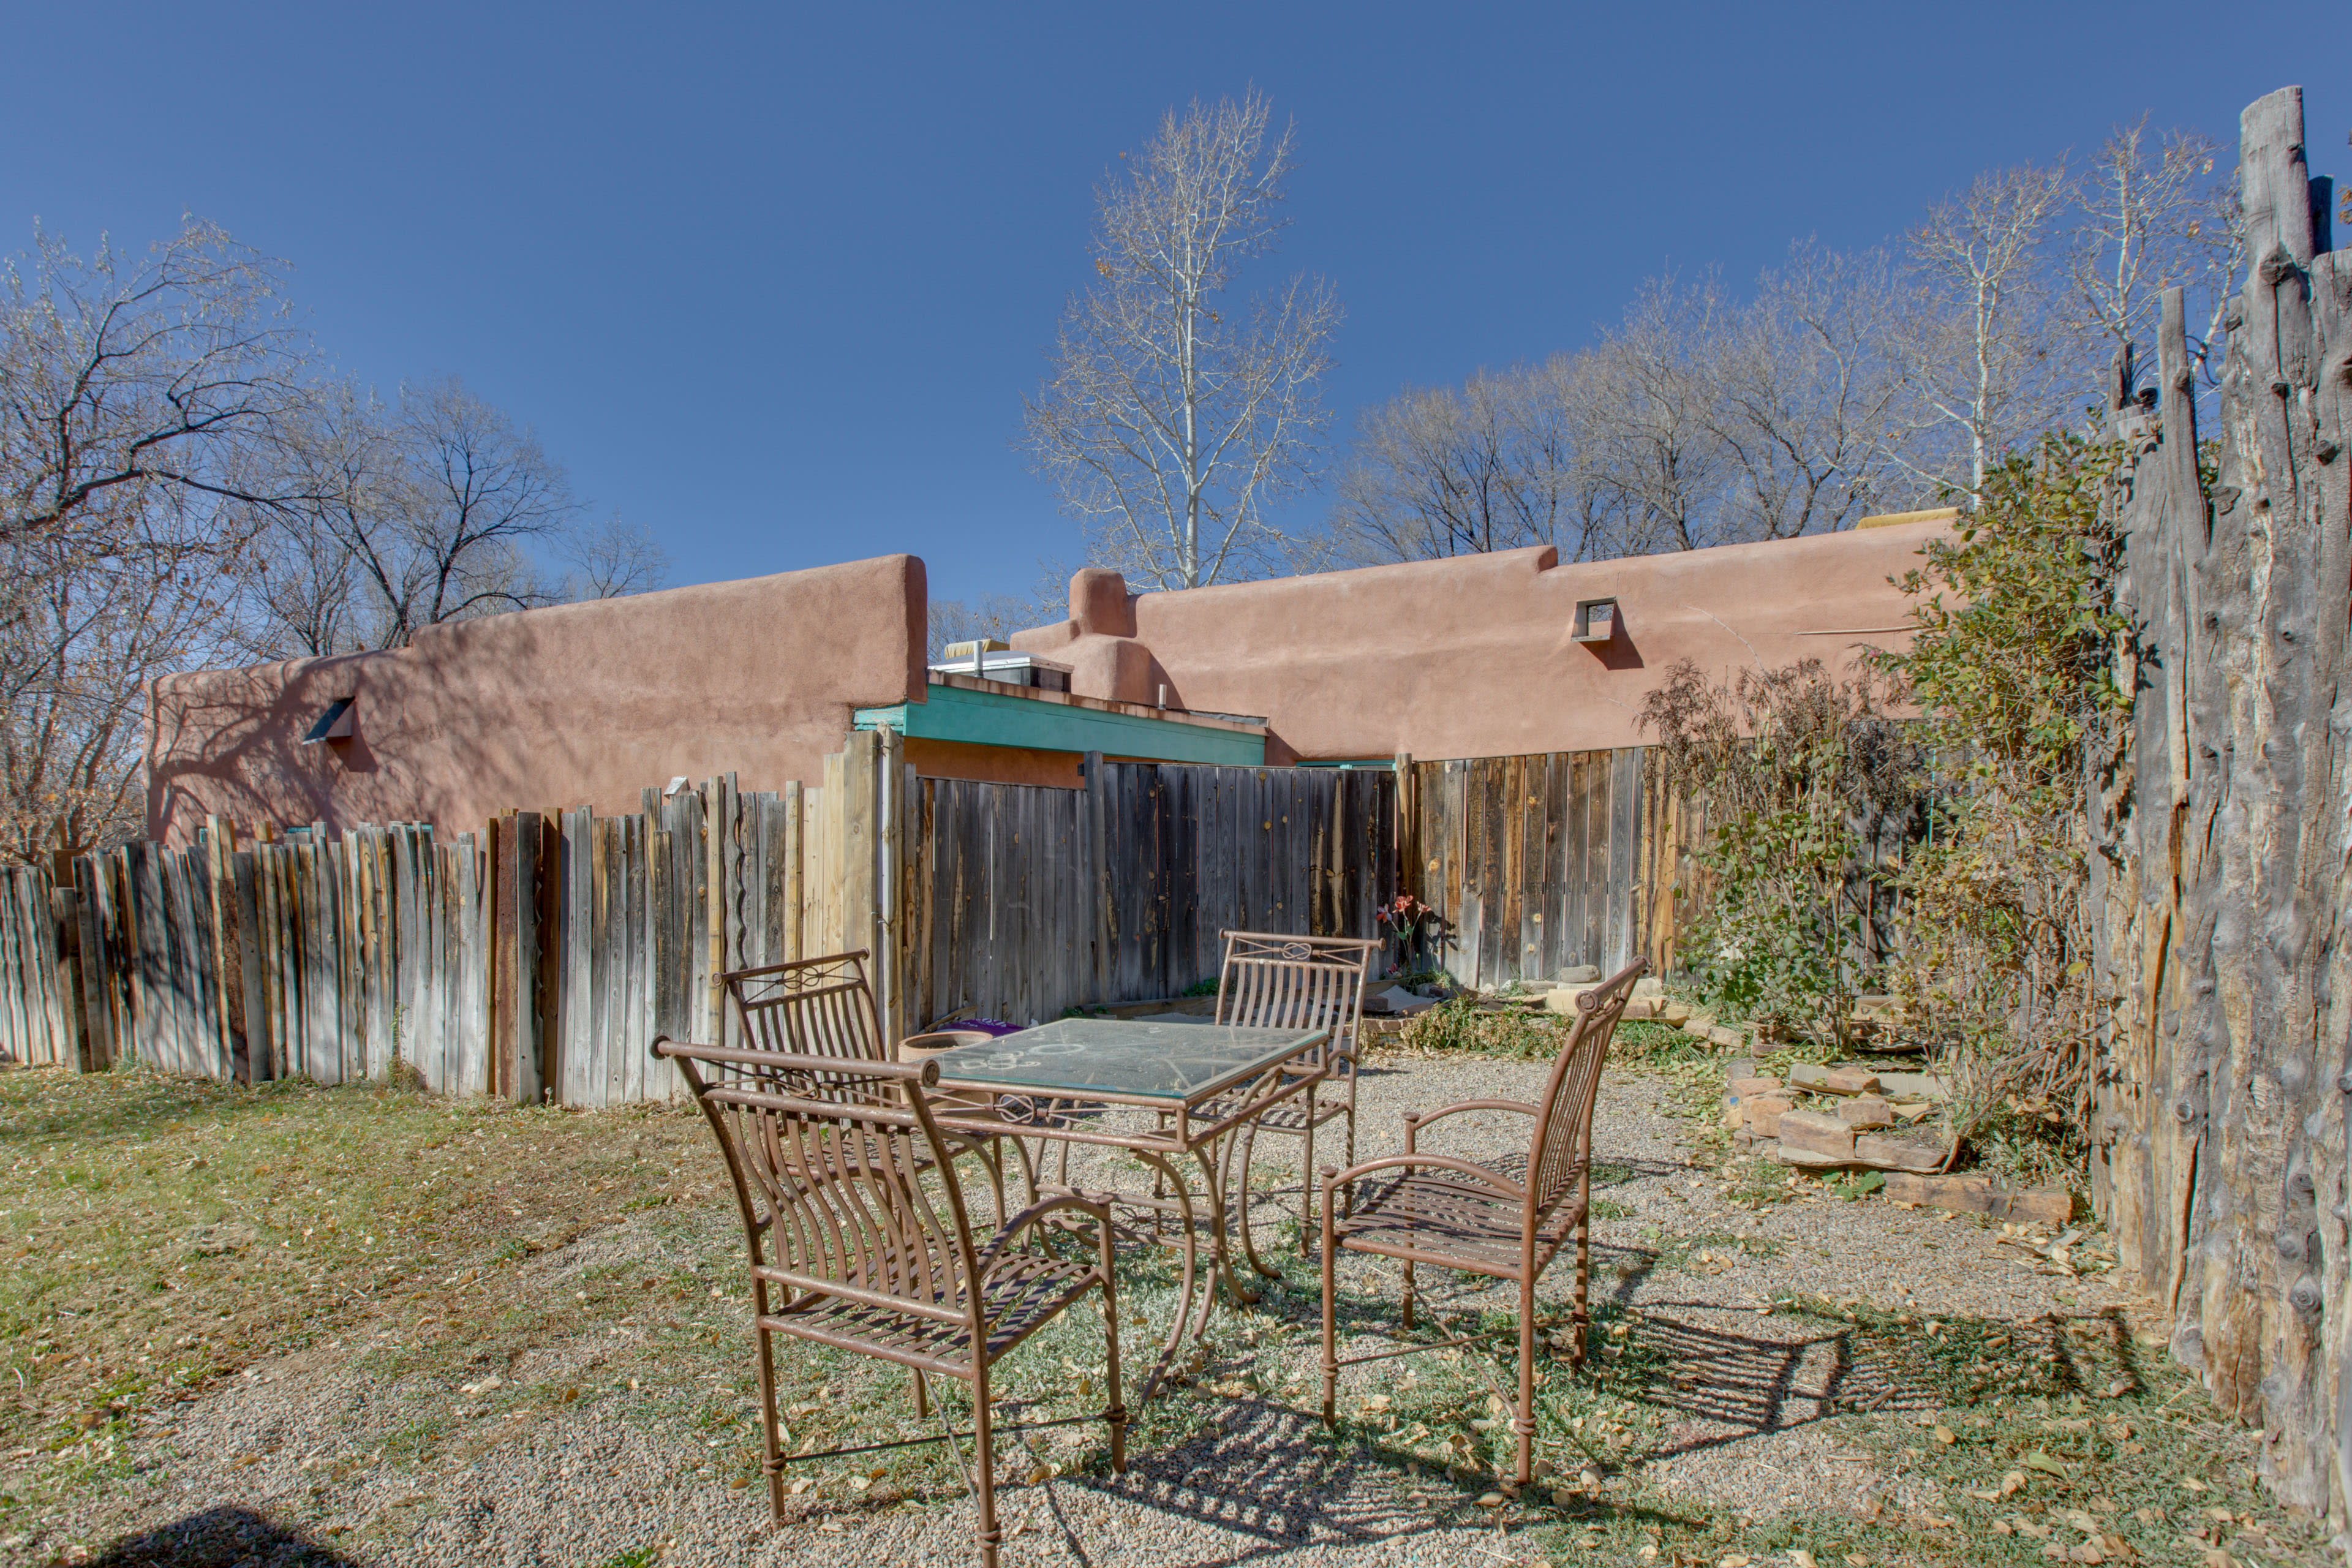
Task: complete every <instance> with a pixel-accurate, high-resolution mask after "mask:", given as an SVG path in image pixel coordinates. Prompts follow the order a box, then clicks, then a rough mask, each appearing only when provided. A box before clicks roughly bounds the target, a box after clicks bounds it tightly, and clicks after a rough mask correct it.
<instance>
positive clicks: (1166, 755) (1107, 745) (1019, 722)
mask: <svg viewBox="0 0 2352 1568" xmlns="http://www.w3.org/2000/svg"><path fill="white" fill-rule="evenodd" d="M929 699H930V700H929V701H926V702H901V703H899V704H898V705H897V706H896V707H893V708H860V709H858V710H856V713H855V714H854V716H853V721H854V722H855V724H856V727H857V728H858V729H860V730H896V731H898V732H899V733H900V734H902V735H905V736H907V737H908V738H909V739H912V740H919V741H962V742H969V743H971V744H973V745H981V746H1019V747H1023V748H1025V749H1026V750H1029V751H1034V752H1081V753H1084V752H1106V753H1108V754H1109V755H1111V756H1116V757H1150V758H1151V759H1153V760H1154V761H1156V762H1164V763H1219V764H1221V765H1223V766H1225V767H1244V768H1255V767H1263V766H1265V736H1264V735H1262V734H1252V733H1249V732H1248V731H1241V730H1215V729H1211V728H1209V727H1208V726H1207V725H1204V724H1179V723H1174V722H1171V721H1169V720H1166V719H1142V718H1138V717H1137V716H1136V715H1134V714H1132V713H1106V712H1104V711H1103V710H1100V709H1098V708H1080V707H1078V706H1076V705H1075V704H1070V703H1062V702H1040V701H1038V700H1035V699H1034V698H1029V697H1007V696H1005V695H1004V694H1003V693H1002V692H996V691H973V690H971V689H968V688H965V687H961V686H934V687H931V688H930V689H929Z"/></svg>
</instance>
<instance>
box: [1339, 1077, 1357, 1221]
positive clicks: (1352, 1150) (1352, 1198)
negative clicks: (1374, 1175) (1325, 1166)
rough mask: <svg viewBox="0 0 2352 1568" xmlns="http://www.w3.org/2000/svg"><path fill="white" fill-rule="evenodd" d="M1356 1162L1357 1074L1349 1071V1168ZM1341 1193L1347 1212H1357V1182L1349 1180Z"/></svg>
mask: <svg viewBox="0 0 2352 1568" xmlns="http://www.w3.org/2000/svg"><path fill="white" fill-rule="evenodd" d="M1355 1164H1356V1076H1355V1074H1353V1073H1349V1075H1348V1167H1349V1169H1350V1170H1353V1169H1354V1168H1355ZM1340 1193H1341V1195H1342V1196H1343V1197H1344V1198H1345V1199H1346V1200H1347V1209H1346V1212H1347V1213H1348V1214H1349V1215H1353V1214H1354V1213H1355V1212H1356V1184H1355V1183H1353V1182H1349V1184H1347V1185H1346V1186H1345V1187H1343V1188H1341V1189H1340Z"/></svg>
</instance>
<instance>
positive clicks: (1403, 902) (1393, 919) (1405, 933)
mask: <svg viewBox="0 0 2352 1568" xmlns="http://www.w3.org/2000/svg"><path fill="white" fill-rule="evenodd" d="M1436 912H1437V911H1436V910H1433V909H1431V908H1430V907H1429V906H1428V905H1427V904H1424V903H1423V902H1422V901H1421V900H1419V899H1416V898H1414V897H1413V896H1412V894H1411V893H1399V894H1398V895H1397V896H1396V897H1395V898H1394V899H1393V900H1391V901H1390V902H1388V903H1385V904H1382V905H1381V907H1380V911H1379V912H1378V913H1377V914H1375V915H1374V916H1373V917H1372V918H1373V919H1375V920H1377V921H1380V922H1381V928H1382V929H1383V930H1385V931H1392V932H1394V933H1395V934H1396V935H1397V936H1399V937H1402V938H1403V939H1404V940H1405V941H1408V942H1410V941H1412V936H1413V933H1414V932H1416V931H1419V930H1420V929H1421V922H1422V921H1424V920H1426V919H1428V918H1429V917H1430V916H1431V915H1433V914H1435V913H1436Z"/></svg>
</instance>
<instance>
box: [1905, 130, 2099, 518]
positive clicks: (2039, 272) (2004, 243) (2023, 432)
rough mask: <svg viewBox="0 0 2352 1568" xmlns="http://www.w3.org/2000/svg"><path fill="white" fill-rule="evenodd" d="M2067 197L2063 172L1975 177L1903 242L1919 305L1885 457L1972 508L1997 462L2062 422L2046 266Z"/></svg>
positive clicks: (1911, 315) (2065, 389)
mask: <svg viewBox="0 0 2352 1568" xmlns="http://www.w3.org/2000/svg"><path fill="white" fill-rule="evenodd" d="M2072 197H2073V184H2072V182H2071V180H2070V178H2069V176H2068V174H2067V172H2066V169H2065V166H2064V165H2063V163H2060V164H2054V165H2053V166H2051V167H2048V168H2036V167H2033V166H2031V165H2024V166H2021V167H2018V168H2014V169H2005V170H2002V171H2000V172H1999V173H1996V174H1983V175H1979V177H1978V179H1977V180H1976V182H1975V183H1974V184H1971V185H1970V186H1969V189H1968V190H1967V192H1966V193H1964V194H1963V195H1960V196H1959V197H1958V198H1957V199H1955V200H1950V201H1946V202H1941V203H1938V204H1937V205H1936V206H1935V207H1934V208H1932V209H1930V211H1929V213H1928V215H1927V222H1926V223H1925V224H1923V225H1921V226H1919V227H1918V228H1916V229H1915V230H1913V231H1912V233H1911V234H1910V235H1909V237H1907V238H1906V240H1905V242H1904V249H1905V255H1906V261H1907V267H1908V272H1909V274H1910V277H1911V279H1912V280H1913V282H1914V283H1915V285H1916V287H1917V289H1919V298H1918V300H1917V303H1916V308H1915V309H1912V310H1908V311H1907V312H1906V317H1905V321H1906V332H1905V334H1904V336H1903V340H1902V342H1901V343H1900V345H1899V352H1900V353H1901V356H1902V361H1903V367H1904V381H1905V393H1906V404H1907V414H1908V417H1907V419H1906V421H1905V422H1904V423H1903V424H1902V425H1901V426H1898V427H1897V432H1896V436H1895V439H1893V440H1891V441H1890V442H1889V445H1888V456H1889V458H1891V459H1892V460H1893V461H1894V462H1895V465H1896V466H1898V467H1899V468H1903V469H1904V470H1905V471H1906V472H1908V473H1909V474H1910V475H1911V476H1912V477H1913V478H1914V479H1916V480H1918V481H1919V482H1921V483H1922V484H1925V485H1930V486H1934V485H1944V486H1948V487H1950V488H1951V489H1960V490H1966V491H1967V492H1968V494H1969V496H1970V497H1975V496H1977V495H1979V493H1980V492H1981V491H1982V489H1983V488H1984V479H1985V475H1986V473H1987V472H1988V471H1989V470H1990V468H1992V467H1993V465H1994V464H1995V463H1997V462H1998V461H1999V460H2000V454H2001V452H2002V451H2004V450H2005V449H2007V448H2008V447H2011V446H2013V445H2015V444H2016V443H2017V442H2019V441H2021V440H2023V439H2026V438H2028V437H2032V436H2035V435H2038V434H2040V433H2041V432H2042V431H2043V430H2047V429H2050V428H2052V427H2053V426H2058V425H2062V424H2063V423H2064V420H2065V403H2066V398H2067V396H2068V395H2069V394H2070V393H2071V392H2072V391H2073V390H2074V388H2073V385H2072V384H2071V383H2070V381H2069V378H2068V377H2067V376H2066V374H2065V373H2064V360H2063V353H2062V352H2061V344H2060V343H2059V342H2057V337H2058V328H2057V325H2056V323H2054V322H2053V320H2052V313H2053V312H2052V299H2051V289H2050V288H2049V287H2048V280H2047V279H2046V278H2045V277H2044V275H2043V264H2044V260H2045V258H2044V247H2045V246H2046V245H2047V244H2048V242H2049V240H2050V238H2051V235H2052V231H2053V228H2054V227H2055V226H2056V225H2057V224H2058V222H2059V221H2060V220H2061V219H2062V218H2063V216H2064V215H2065V212H2066V208H2067V204H2068V202H2069V201H2070V200H2071V199H2072Z"/></svg>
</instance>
